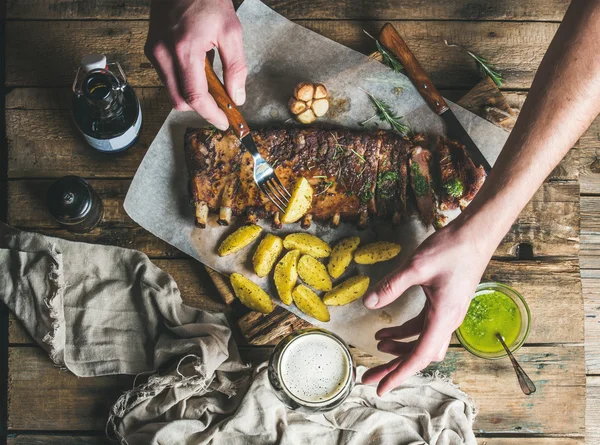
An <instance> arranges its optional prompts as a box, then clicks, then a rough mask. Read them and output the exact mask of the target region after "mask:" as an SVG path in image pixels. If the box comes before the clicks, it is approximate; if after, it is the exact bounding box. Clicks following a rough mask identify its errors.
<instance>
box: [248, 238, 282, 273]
mask: <svg viewBox="0 0 600 445" xmlns="http://www.w3.org/2000/svg"><path fill="white" fill-rule="evenodd" d="M282 250H283V241H282V240H281V238H279V237H278V236H275V235H273V234H271V233H267V235H266V236H265V237H264V238H263V239H262V240H261V242H260V244H259V245H258V247H257V248H256V252H254V256H253V257H252V265H253V266H254V272H256V275H258V276H259V277H261V278H262V277H266V276H267V275H269V272H271V269H273V266H274V265H275V262H276V261H277V258H279V255H281V251H282Z"/></svg>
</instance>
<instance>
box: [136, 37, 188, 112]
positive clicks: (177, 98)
mask: <svg viewBox="0 0 600 445" xmlns="http://www.w3.org/2000/svg"><path fill="white" fill-rule="evenodd" d="M144 52H145V54H146V57H147V58H148V60H150V63H152V66H153V67H154V69H155V70H156V72H157V73H158V77H160V80H161V82H162V83H163V85H164V86H165V87H166V88H167V91H168V92H169V96H170V97H171V101H172V102H173V108H175V109H176V110H179V111H188V110H190V109H191V108H190V107H189V105H188V104H187V103H186V102H185V100H184V99H183V97H182V96H181V93H180V92H179V85H178V79H177V67H176V66H175V62H174V61H173V57H172V56H171V52H170V51H169V48H167V45H166V44H165V43H164V42H157V43H155V44H147V45H146V47H145V48H144Z"/></svg>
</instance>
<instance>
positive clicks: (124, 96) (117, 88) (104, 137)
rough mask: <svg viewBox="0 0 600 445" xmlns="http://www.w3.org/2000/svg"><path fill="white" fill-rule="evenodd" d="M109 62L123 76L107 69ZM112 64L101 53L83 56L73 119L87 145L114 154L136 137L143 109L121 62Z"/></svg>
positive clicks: (76, 82)
mask: <svg viewBox="0 0 600 445" xmlns="http://www.w3.org/2000/svg"><path fill="white" fill-rule="evenodd" d="M109 65H110V66H115V67H116V68H117V70H118V72H119V73H120V77H118V76H117V75H116V74H115V73H113V72H112V71H111V70H109V69H108V68H109ZM109 65H107V64H106V58H105V57H104V56H101V55H90V56H86V57H84V58H83V59H82V64H81V67H80V70H79V72H78V75H77V77H76V79H75V82H74V84H73V91H74V93H75V94H74V96H73V119H74V120H75V124H76V125H77V127H78V128H79V130H80V131H81V133H82V135H83V137H84V138H85V139H86V141H87V142H88V144H90V145H91V146H92V147H93V148H95V149H96V150H99V151H102V152H110V153H114V152H119V151H123V150H125V149H127V148H129V147H130V146H131V145H133V144H134V143H135V141H136V140H137V138H138V134H139V130H140V127H141V124H142V110H141V107H140V103H139V101H138V98H137V97H136V95H135V92H134V91H133V88H131V86H130V85H129V84H128V83H127V81H126V78H125V74H124V73H123V70H122V69H121V67H120V65H119V64H118V63H115V64H109ZM82 72H83V74H82Z"/></svg>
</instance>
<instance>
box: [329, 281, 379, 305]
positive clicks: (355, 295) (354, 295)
mask: <svg viewBox="0 0 600 445" xmlns="http://www.w3.org/2000/svg"><path fill="white" fill-rule="evenodd" d="M369 282H370V280H369V277H367V276H365V275H357V276H355V277H352V278H348V279H347V280H346V281H343V282H342V283H340V284H338V285H337V286H336V287H334V288H333V289H331V290H330V291H329V292H327V293H326V294H325V296H324V297H323V303H325V304H326V305H327V306H343V305H345V304H349V303H352V302H353V301H354V300H357V299H359V298H360V297H362V296H363V295H364V294H365V292H366V291H367V289H368V288H369Z"/></svg>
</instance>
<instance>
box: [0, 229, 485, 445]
mask: <svg viewBox="0 0 600 445" xmlns="http://www.w3.org/2000/svg"><path fill="white" fill-rule="evenodd" d="M0 277H2V278H1V280H2V286H1V288H0V292H1V295H0V297H1V299H2V301H3V302H4V303H5V304H6V305H7V306H8V307H9V308H10V309H11V310H12V311H13V312H14V314H15V315H16V316H17V318H19V320H20V321H21V322H22V323H23V325H24V326H25V328H26V329H27V331H28V332H29V333H30V334H31V335H32V336H33V338H34V339H35V340H36V341H37V342H38V343H39V344H40V345H42V346H43V347H44V348H45V349H46V351H48V353H49V355H50V358H51V359H52V360H53V361H54V363H55V364H56V365H57V366H60V367H64V368H66V369H68V370H70V371H71V372H73V373H74V374H75V375H77V376H80V377H93V376H100V375H108V374H139V373H148V372H153V371H158V370H159V369H160V372H157V373H155V374H153V375H151V376H150V377H149V378H148V381H147V383H144V384H141V385H139V386H137V387H135V388H133V389H132V390H131V391H128V392H126V393H125V394H123V395H122V396H121V397H120V398H119V400H117V402H116V403H115V405H114V406H113V407H112V409H111V412H110V414H109V418H108V423H107V431H108V433H109V435H110V436H111V437H113V438H116V439H117V440H118V441H119V442H120V443H121V444H129V445H138V444H139V445H142V444H143V445H147V444H152V445H158V444H161V445H165V444H190V445H191V444H194V445H196V444H208V443H210V444H227V445H235V444H275V443H278V444H290V445H291V444H294V445H295V444H302V445H304V444H307V443H309V444H310V443H327V444H336V443H337V444H352V445H362V444H374V443H376V444H385V445H387V444H407V445H408V444H435V445H446V444H448V445H450V444H452V445H454V444H469V445H470V444H475V443H476V441H475V437H474V435H473V431H472V423H473V420H474V416H475V408H474V405H473V403H472V401H471V400H470V399H469V397H468V396H467V395H466V394H464V393H463V392H462V391H460V390H459V389H458V388H457V387H456V386H454V385H453V384H451V383H450V382H448V381H447V380H446V379H445V378H442V377H440V376H437V375H434V376H414V377H412V378H410V379H408V380H407V381H406V382H405V383H404V384H403V385H402V386H401V387H400V388H398V389H396V390H394V391H392V392H391V393H389V394H386V395H385V396H384V397H381V398H380V397H378V396H377V395H376V393H375V388H374V387H372V386H367V385H361V384H357V385H356V387H355V389H354V390H353V392H352V394H351V396H350V397H349V398H348V399H347V400H346V402H345V403H344V404H342V405H341V406H340V407H338V408H336V409H335V410H333V411H330V412H328V413H324V414H314V415H305V414H301V413H298V412H295V411H292V410H289V409H287V408H286V407H285V405H283V404H282V402H280V401H279V399H278V398H277V397H276V395H275V394H274V392H273V391H272V390H271V388H270V385H269V382H268V377H267V371H266V365H265V364H263V365H260V366H259V367H257V368H256V369H255V370H254V371H253V372H252V370H251V369H250V368H249V367H248V366H246V365H244V363H243V362H242V360H241V359H240V356H239V354H238V351H237V348H236V346H235V344H234V342H233V340H232V338H231V332H230V330H229V328H228V326H227V322H226V319H225V317H224V316H223V315H222V314H211V313H208V312H205V311H200V310H198V309H195V308H192V307H189V306H186V305H184V304H183V303H182V300H181V296H180V294H179V290H178V289H177V285H176V283H175V282H174V281H173V279H172V278H171V277H170V276H169V275H168V274H167V273H165V272H164V271H162V270H161V269H159V268H158V267H156V266H155V265H153V264H152V263H151V262H150V260H149V259H148V257H147V256H146V255H144V254H143V253H141V252H137V251H134V250H129V249H123V248H119V247H112V246H101V245H92V244H85V243H78V242H72V241H65V240H61V239H58V238H51V237H46V236H43V235H40V234H35V233H27V232H22V231H19V230H17V229H14V228H11V227H9V226H6V225H4V224H2V223H0ZM361 371H362V370H361Z"/></svg>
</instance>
